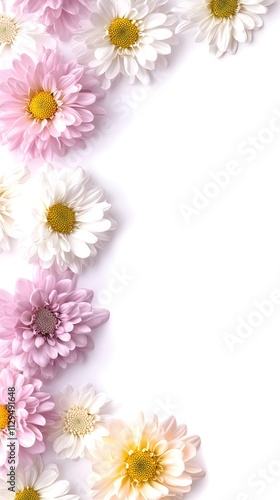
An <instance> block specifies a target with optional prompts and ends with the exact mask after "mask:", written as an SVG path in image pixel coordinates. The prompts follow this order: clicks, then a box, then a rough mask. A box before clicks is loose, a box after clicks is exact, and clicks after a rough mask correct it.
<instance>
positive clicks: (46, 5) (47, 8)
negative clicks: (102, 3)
mask: <svg viewBox="0 0 280 500" xmlns="http://www.w3.org/2000/svg"><path fill="white" fill-rule="evenodd" d="M91 3H93V2H92V1H90V0H48V2H42V1H41V0H16V2H15V5H16V7H18V8H20V9H21V10H22V12H26V13H30V12H36V14H37V15H39V16H40V18H41V22H42V23H43V24H44V25H45V26H46V27H47V30H48V32H49V33H52V34H54V35H57V36H58V37H59V38H60V40H63V41H65V40H68V39H69V38H70V36H71V35H72V34H73V33H74V32H75V31H76V30H77V28H78V27H79V26H80V19H81V18H82V17H85V16H87V15H88V13H89V10H88V7H89V4H91Z"/></svg>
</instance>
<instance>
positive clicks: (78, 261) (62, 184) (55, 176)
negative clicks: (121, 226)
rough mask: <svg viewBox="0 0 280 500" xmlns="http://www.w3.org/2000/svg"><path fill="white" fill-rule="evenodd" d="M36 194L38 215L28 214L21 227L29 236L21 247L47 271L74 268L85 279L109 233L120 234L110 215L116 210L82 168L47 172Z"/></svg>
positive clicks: (35, 201) (33, 260) (49, 170)
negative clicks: (83, 272)
mask: <svg viewBox="0 0 280 500" xmlns="http://www.w3.org/2000/svg"><path fill="white" fill-rule="evenodd" d="M35 189H36V191H35V192H34V193H33V194H32V202H31V203H33V200H34V205H32V206H33V210H32V209H31V208H30V209H29V210H28V208H27V210H28V212H29V213H27V214H26V212H23V216H24V221H23V222H22V224H21V227H22V230H23V231H26V233H25V232H23V234H22V236H21V244H22V245H23V246H24V247H26V254H27V257H28V258H29V261H30V262H31V263H34V262H38V263H39V264H40V265H41V266H42V267H43V268H44V269H49V268H50V267H51V266H52V265H54V267H55V269H56V270H58V271H65V270H66V269H67V268H68V267H69V268H70V269H71V270H72V271H73V272H74V273H80V272H81V270H82V266H83V265H84V264H85V262H86V263H88V262H91V261H92V259H93V257H95V255H96V254H97V249H98V248H101V247H102V243H103V241H105V240H108V239H109V234H108V231H109V230H112V229H114V228H115V221H114V220H113V219H112V218H111V217H110V216H109V215H107V213H106V212H107V211H108V210H109V208H110V207H111V205H109V204H108V203H107V202H106V201H104V196H103V191H102V189H101V188H99V187H96V186H94V185H93V183H92V181H91V179H90V176H88V175H87V174H86V172H85V171H84V170H83V169H82V168H81V167H77V168H74V169H72V168H63V169H61V170H57V171H56V170H53V169H52V167H51V166H48V167H47V171H46V170H44V169H43V170H42V171H41V178H40V183H39V186H37V187H35ZM37 190H38V191H39V192H37ZM26 204H27V203H24V204H23V205H25V206H26ZM105 214H106V217H105ZM29 217H30V224H28V218H29ZM27 228H28V229H27Z"/></svg>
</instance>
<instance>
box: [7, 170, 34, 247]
mask: <svg viewBox="0 0 280 500" xmlns="http://www.w3.org/2000/svg"><path fill="white" fill-rule="evenodd" d="M27 175H28V171H27V169H26V167H23V166H21V167H16V168H10V169H9V168H7V164H6V163H2V165H0V251H1V250H6V251H8V250H10V241H9V240H10V238H16V237H17V231H16V228H15V227H14V218H15V213H14V208H15V203H16V200H17V199H18V197H19V195H20V192H21V189H22V183H23V182H24V181H25V180H26V177H27Z"/></svg>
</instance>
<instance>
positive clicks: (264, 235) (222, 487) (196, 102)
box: [0, 2, 280, 500]
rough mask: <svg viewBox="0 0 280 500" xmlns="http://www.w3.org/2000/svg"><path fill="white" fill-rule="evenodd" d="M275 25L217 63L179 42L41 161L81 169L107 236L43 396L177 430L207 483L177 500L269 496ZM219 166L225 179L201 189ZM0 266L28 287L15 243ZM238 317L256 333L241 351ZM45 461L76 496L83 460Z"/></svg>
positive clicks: (279, 108)
mask: <svg viewBox="0 0 280 500" xmlns="http://www.w3.org/2000/svg"><path fill="white" fill-rule="evenodd" d="M279 14H280V5H279V2H278V4H277V5H274V6H272V7H271V8H270V12H269V14H268V15H267V16H265V19H264V21H265V27H264V28H263V29H262V30H261V31H259V32H256V33H255V35H254V41H253V43H252V44H248V45H245V44H244V45H243V46H241V47H240V49H239V51H238V53H237V54H236V55H235V56H229V55H228V56H225V57H223V58H221V59H218V60H217V59H215V58H213V57H212V56H210V55H209V54H208V48H207V46H206V45H204V44H197V45H196V44H195V43H194V41H193V36H194V34H193V33H189V34H188V35H185V36H183V37H182V40H181V42H182V43H181V44H180V46H178V47H176V48H175V50H174V51H173V57H172V58H170V59H169V63H170V64H169V68H168V69H167V70H166V71H165V72H162V73H161V74H160V76H159V80H160V81H158V82H157V83H155V84H154V85H153V86H151V87H149V88H143V87H142V86H141V85H140V84H136V85H135V86H134V87H126V86H125V85H123V86H120V85H119V86H117V87H115V88H114V90H113V91H112V92H110V94H109V93H108V96H107V98H106V99H105V100H104V102H103V105H104V107H106V109H107V117H106V118H105V119H102V120H101V122H100V123H99V131H98V133H97V135H96V137H95V139H94V140H92V141H91V143H89V144H88V147H87V148H86V150H84V151H82V152H81V151H79V152H77V151H72V152H70V153H69V155H68V156H67V157H65V158H63V159H60V160H59V161H55V162H54V164H55V165H56V166H59V165H70V166H71V165H73V166H75V165H78V164H80V165H82V166H83V167H84V168H85V169H86V170H87V171H90V172H92V175H93V178H94V180H95V181H96V183H97V184H99V185H101V186H103V187H104V189H105V190H106V193H107V200H108V201H109V202H110V203H112V206H113V208H112V214H113V216H114V218H115V219H116V220H117V221H118V224H119V227H118V229H117V231H115V233H114V235H113V239H112V241H111V242H110V243H109V244H107V245H106V248H105V250H103V251H102V252H100V253H99V256H98V258H97V260H96V264H95V266H94V267H92V268H90V269H87V270H86V271H85V272H84V273H83V274H82V275H81V276H80V279H79V286H87V287H89V288H92V289H94V290H95V293H96V300H95V304H96V305H97V304H98V305H104V306H106V307H108V308H109V309H110V311H111V317H110V320H109V321H108V323H107V324H106V325H104V326H103V327H101V328H100V329H99V330H96V331H95V332H94V338H95V349H94V351H93V352H90V353H88V354H87V357H86V362H85V363H84V364H83V365H76V366H69V367H68V369H67V370H66V371H65V372H62V373H61V372H60V373H59V375H58V376H57V377H56V379H55V381H53V382H52V383H51V384H50V385H48V386H45V389H46V390H49V391H50V392H51V393H54V392H56V391H57V390H62V389H63V387H64V386H65V384H67V383H69V382H70V383H72V384H73V385H76V386H79V385H80V384H82V383H83V382H86V381H90V382H92V383H94V384H95V385H96V388H97V389H98V390H99V391H105V392H107V394H108V396H109V397H110V398H112V399H113V400H114V401H116V403H117V405H119V410H118V415H120V416H122V417H123V418H124V419H125V420H127V421H128V422H132V421H134V420H136V418H137V415H138V412H139V410H143V411H145V413H146V415H147V416H148V415H149V414H150V413H151V412H153V411H157V412H158V413H159V415H160V416H161V417H164V416H166V415H167V414H169V413H173V414H174V415H175V416H176V417H177V419H178V421H179V422H180V423H183V422H185V423H187V424H188V429H189V433H190V434H199V435H200V436H201V439H202V446H201V449H200V451H199V453H198V456H197V462H199V463H200V464H201V465H202V466H203V467H204V468H205V470H206V472H207V476H206V478H205V479H204V480H202V481H200V482H199V483H195V484H194V487H193V490H192V492H191V493H190V494H189V495H188V499H189V500H200V499H206V498H207V499H211V500H212V499H213V500H214V499H215V500H253V499H257V498H260V499H265V500H275V499H276V498H278V496H279V493H280V426H279V422H280V405H279V380H280V364H279V348H280V342H279V336H280V304H279V303H278V304H274V305H273V304H272V302H271V306H270V309H271V311H270V316H269V317H264V315H262V314H260V313H259V314H257V315H256V314H252V313H253V312H256V311H257V310H258V308H257V305H256V301H258V302H262V301H264V300H270V301H271V294H272V293H273V291H274V290H277V291H280V227H279V226H280V224H279V214H280V196H279V192H280V174H279V155H280V141H279V139H280V118H279V117H280V93H279V88H280V76H279V46H280V30H279ZM275 110H276V112H275ZM277 112H278V116H277V114H276V113H277ZM276 126H277V128H278V129H279V130H278V132H277V131H273V130H272V129H271V127H274V128H275V127H276ZM250 137H251V138H257V140H258V142H257V143H255V144H256V145H257V146H250V147H251V150H250V153H249V152H248V151H246V148H248V147H249V146H248V142H249V141H251V140H252V139H250ZM253 140H255V139H253ZM258 149H259V150H258ZM1 153H2V161H7V168H8V166H9V165H10V164H11V155H10V154H8V153H7V151H6V149H4V148H3V149H2V150H1ZM231 162H235V174H236V175H230V176H228V179H227V185H226V186H225V187H223V188H222V187H220V188H219V187H217V184H216V187H215V186H214V187H213V185H212V187H211V186H210V187H209V183H210V182H213V179H212V178H211V175H210V172H214V173H217V172H218V171H221V170H225V169H226V167H227V166H228V164H229V163H231ZM224 182H225V181H224ZM213 190H214V191H213ZM198 193H200V194H199V195H198ZM201 193H204V198H201ZM205 193H208V194H206V196H205ZM209 193H210V195H209ZM197 196H199V197H200V201H199V203H200V207H199V210H197V212H196V213H193V214H191V215H190V216H188V215H187V210H188V208H187V207H189V208H190V207H195V204H196V203H198V199H197ZM209 196H212V198H209ZM194 198H196V200H195V199H194ZM196 208H197V205H196ZM0 259H1V286H2V288H6V289H8V290H9V291H11V292H12V291H13V289H14V283H15V281H16V279H17V278H18V277H30V276H31V268H30V267H29V266H28V265H27V264H26V263H25V262H24V261H23V260H22V259H21V257H20V252H19V250H18V248H17V245H16V243H15V244H13V250H12V252H11V253H10V254H9V255H5V254H1V256H0ZM119 275H122V276H123V277H122V278H121V280H120V279H119V278H118V276H119ZM112 280H113V281H112ZM114 280H115V281H114ZM113 289H114V290H113ZM274 297H276V294H274ZM266 306H267V307H269V306H268V305H267V303H266ZM250 315H251V316H250ZM242 320H243V321H246V322H247V321H248V320H249V321H251V323H254V322H255V323H257V324H258V326H252V327H251V328H250V327H249V325H248V323H247V325H248V327H247V330H246V332H245V334H246V333H247V335H244V331H245V330H244V329H243V330H242V332H243V338H242V337H240V330H238V325H240V322H241V321H242ZM237 330H238V331H237ZM238 332H239V333H238ZM242 332H241V334H242ZM228 334H231V335H232V337H231V338H230V337H229V335H228ZM245 336H247V338H244V337H245ZM229 339H230V340H229ZM45 458H46V461H47V460H48V461H49V460H51V461H56V462H57V463H58V465H59V467H60V470H61V473H62V474H61V476H62V477H64V478H67V479H68V480H69V481H70V483H71V492H72V493H76V494H79V495H80V497H81V500H88V498H90V496H89V490H88V489H87V487H86V486H85V478H86V475H87V473H88V472H89V471H90V465H89V463H88V462H87V461H86V460H81V461H79V462H73V461H70V460H65V461H59V460H56V459H55V456H54V454H53V453H52V451H51V450H50V449H49V451H48V453H47V454H46V455H45Z"/></svg>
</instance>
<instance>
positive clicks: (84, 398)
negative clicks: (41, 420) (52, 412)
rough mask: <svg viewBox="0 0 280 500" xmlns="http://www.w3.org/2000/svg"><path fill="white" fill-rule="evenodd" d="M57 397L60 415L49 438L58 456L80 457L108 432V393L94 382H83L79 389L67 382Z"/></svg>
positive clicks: (57, 409)
mask: <svg viewBox="0 0 280 500" xmlns="http://www.w3.org/2000/svg"><path fill="white" fill-rule="evenodd" d="M55 400H56V401H57V404H56V407H55V409H56V411H57V413H59V419H58V420H57V421H56V423H55V424H54V425H53V426H52V431H53V430H54V432H51V434H50V436H49V441H51V442H52V443H53V448H54V451H55V452H56V453H57V456H58V457H59V458H62V459H64V458H72V459H77V458H81V457H84V456H85V454H86V455H89V453H88V452H90V451H91V450H92V449H93V448H94V444H95V441H96V440H99V441H100V438H101V437H102V436H105V435H106V434H107V430H106V424H105V421H106V419H107V415H105V414H104V409H105V408H106V407H107V406H108V404H109V402H108V401H107V398H106V394H104V393H99V394H96V391H95V389H94V387H93V386H92V384H84V385H82V387H80V388H79V389H74V388H73V387H72V386H71V385H67V386H66V387H65V389H64V390H63V392H62V393H59V394H58V396H57V397H56V398H55Z"/></svg>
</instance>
